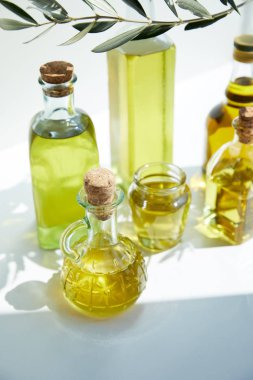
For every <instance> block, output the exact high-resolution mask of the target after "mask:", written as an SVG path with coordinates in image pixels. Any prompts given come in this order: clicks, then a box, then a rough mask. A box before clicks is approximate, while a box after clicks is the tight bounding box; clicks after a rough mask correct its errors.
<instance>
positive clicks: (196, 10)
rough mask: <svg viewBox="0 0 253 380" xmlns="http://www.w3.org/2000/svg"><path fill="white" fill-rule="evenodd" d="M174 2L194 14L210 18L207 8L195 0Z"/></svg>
mask: <svg viewBox="0 0 253 380" xmlns="http://www.w3.org/2000/svg"><path fill="white" fill-rule="evenodd" d="M176 3H177V5H178V6H179V7H180V8H182V9H186V10H187V11H190V12H191V13H193V14H194V15H195V16H198V17H205V18H212V16H211V15H210V13H209V12H208V10H207V9H206V8H205V7H203V5H201V4H200V3H199V2H198V1H197V0H177V1H176Z"/></svg>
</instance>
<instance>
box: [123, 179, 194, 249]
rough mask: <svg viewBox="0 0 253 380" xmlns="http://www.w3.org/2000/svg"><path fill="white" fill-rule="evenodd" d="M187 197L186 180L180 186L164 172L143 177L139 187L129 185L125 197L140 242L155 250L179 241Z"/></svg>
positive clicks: (184, 220)
mask: <svg viewBox="0 0 253 380" xmlns="http://www.w3.org/2000/svg"><path fill="white" fill-rule="evenodd" d="M143 185H144V186H145V187H144V188H142V186H143ZM190 199H191V196H190V190H189V188H188V186H187V185H186V184H184V185H183V186H180V184H179V183H178V181H176V180H175V179H173V178H171V177H169V176H165V175H164V176H162V175H159V174H158V175H153V176H152V177H150V178H148V177H146V178H144V179H143V180H142V181H140V186H139V187H136V188H132V190H131V189H130V194H129V201H130V206H131V210H132V216H133V221H134V225H135V229H136V233H137V236H138V239H139V241H140V243H141V245H142V246H143V247H144V248H146V249H148V250H151V251H153V252H156V251H164V250H166V249H169V248H171V247H173V246H175V245H176V244H177V243H179V241H180V239H181V237H182V234H183V231H184V228H185V224H186V219H187V215H188V210H189V205H190Z"/></svg>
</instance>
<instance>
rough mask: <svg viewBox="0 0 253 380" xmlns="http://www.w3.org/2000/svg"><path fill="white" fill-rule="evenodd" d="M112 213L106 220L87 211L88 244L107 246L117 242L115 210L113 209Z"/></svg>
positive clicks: (100, 246) (99, 246)
mask: <svg viewBox="0 0 253 380" xmlns="http://www.w3.org/2000/svg"><path fill="white" fill-rule="evenodd" d="M111 212H112V214H111V215H110V216H109V217H108V219H106V220H100V219H98V218H97V216H96V215H94V214H93V213H91V212H89V211H88V212H87V218H88V220H89V224H90V228H89V230H88V244H89V245H90V246H92V247H98V248H103V247H108V246H110V245H115V244H117V242H118V230H117V210H116V208H115V209H113V210H112V211H111Z"/></svg>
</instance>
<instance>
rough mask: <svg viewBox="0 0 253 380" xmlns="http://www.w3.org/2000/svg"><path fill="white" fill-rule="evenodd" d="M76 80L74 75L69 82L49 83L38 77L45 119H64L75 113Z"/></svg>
mask: <svg viewBox="0 0 253 380" xmlns="http://www.w3.org/2000/svg"><path fill="white" fill-rule="evenodd" d="M76 80H77V78H76V76H75V75H74V76H73V78H72V79H71V80H70V81H69V82H66V83H61V84H50V83H46V82H44V81H43V80H42V79H41V78H40V79H39V83H40V85H41V86H42V91H43V98H44V114H43V116H44V118H45V119H50V120H64V119H69V118H71V117H72V116H73V115H75V106H74V83H75V82H76Z"/></svg>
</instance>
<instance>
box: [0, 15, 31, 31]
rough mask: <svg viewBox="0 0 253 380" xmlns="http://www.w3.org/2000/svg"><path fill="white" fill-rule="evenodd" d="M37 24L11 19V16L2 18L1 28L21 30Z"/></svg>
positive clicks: (0, 20)
mask: <svg viewBox="0 0 253 380" xmlns="http://www.w3.org/2000/svg"><path fill="white" fill-rule="evenodd" d="M34 25H35V24H27V23H24V22H21V21H17V20H11V19H10V18H0V28H1V29H4V30H20V29H26V28H32V27H34Z"/></svg>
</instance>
